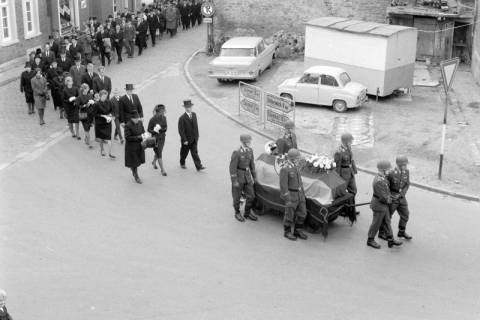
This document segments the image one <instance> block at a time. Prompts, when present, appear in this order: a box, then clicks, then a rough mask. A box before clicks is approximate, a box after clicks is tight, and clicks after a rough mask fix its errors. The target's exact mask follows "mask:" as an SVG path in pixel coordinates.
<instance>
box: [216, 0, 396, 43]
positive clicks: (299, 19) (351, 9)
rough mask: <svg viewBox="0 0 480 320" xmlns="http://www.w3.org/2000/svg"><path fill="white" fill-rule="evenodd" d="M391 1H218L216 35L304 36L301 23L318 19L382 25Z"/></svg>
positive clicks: (303, 28)
mask: <svg viewBox="0 0 480 320" xmlns="http://www.w3.org/2000/svg"><path fill="white" fill-rule="evenodd" d="M389 4H390V0H296V1H292V0H261V1H260V0H217V1H215V5H216V7H217V16H216V19H215V35H216V37H218V36H221V35H225V34H226V35H231V33H232V31H233V30H235V29H237V28H242V29H253V30H255V32H256V33H257V34H259V35H262V36H267V37H268V36H270V35H272V34H273V33H274V32H276V31H279V30H282V29H283V30H285V31H294V32H302V33H303V32H304V31H305V27H304V25H303V23H304V22H306V21H308V20H310V19H313V18H317V17H321V16H340V17H348V18H355V19H360V20H367V21H375V22H381V23H384V22H385V19H386V8H387V6H388V5H389Z"/></svg>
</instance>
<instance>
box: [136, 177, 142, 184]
mask: <svg viewBox="0 0 480 320" xmlns="http://www.w3.org/2000/svg"><path fill="white" fill-rule="evenodd" d="M135 182H136V183H138V184H142V183H143V182H142V179H140V177H135Z"/></svg>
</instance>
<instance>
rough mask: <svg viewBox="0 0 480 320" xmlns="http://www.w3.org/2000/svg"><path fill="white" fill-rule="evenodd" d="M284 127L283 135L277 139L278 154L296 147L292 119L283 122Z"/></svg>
mask: <svg viewBox="0 0 480 320" xmlns="http://www.w3.org/2000/svg"><path fill="white" fill-rule="evenodd" d="M284 128H285V132H284V134H283V137H281V138H279V139H278V140H277V148H278V152H279V154H286V153H288V150H290V149H292V148H294V149H297V136H296V135H295V132H294V128H295V123H294V122H293V121H292V120H288V121H286V122H285V124H284Z"/></svg>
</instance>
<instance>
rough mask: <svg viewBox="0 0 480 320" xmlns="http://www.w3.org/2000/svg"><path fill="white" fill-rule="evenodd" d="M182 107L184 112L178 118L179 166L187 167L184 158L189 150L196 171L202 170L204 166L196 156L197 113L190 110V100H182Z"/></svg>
mask: <svg viewBox="0 0 480 320" xmlns="http://www.w3.org/2000/svg"><path fill="white" fill-rule="evenodd" d="M183 107H184V108H185V113H184V114H182V115H181V116H180V118H179V119H178V133H179V134H180V140H181V143H182V147H181V149H180V167H182V169H186V168H187V167H186V166H185V159H186V158H187V156H188V153H189V152H190V153H191V154H192V158H193V162H194V163H195V167H196V168H197V171H200V170H204V169H205V167H204V166H203V165H202V162H201V161H200V157H199V156H198V150H197V144H198V138H199V135H198V122H197V115H196V114H195V112H192V107H193V104H192V101H191V100H185V101H183Z"/></svg>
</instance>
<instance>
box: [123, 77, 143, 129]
mask: <svg viewBox="0 0 480 320" xmlns="http://www.w3.org/2000/svg"><path fill="white" fill-rule="evenodd" d="M125 90H126V91H127V94H125V95H124V96H123V97H121V98H120V103H119V107H120V108H119V115H120V123H127V122H128V121H130V119H131V118H132V115H133V114H134V113H135V112H137V113H138V115H139V116H140V118H142V119H143V108H142V104H141V103H140V99H139V98H138V96H137V95H136V94H133V84H127V85H126V87H125Z"/></svg>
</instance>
